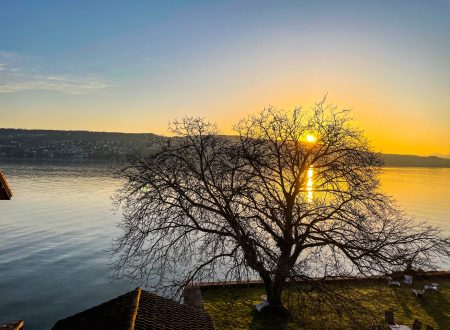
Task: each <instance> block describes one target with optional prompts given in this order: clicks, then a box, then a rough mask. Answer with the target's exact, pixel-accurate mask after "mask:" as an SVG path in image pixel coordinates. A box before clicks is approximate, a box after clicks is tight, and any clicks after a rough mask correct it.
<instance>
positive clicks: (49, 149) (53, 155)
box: [0, 128, 157, 160]
mask: <svg viewBox="0 0 450 330" xmlns="http://www.w3.org/2000/svg"><path fill="white" fill-rule="evenodd" d="M156 137H157V136H156V135H155V134H132V133H112V132H88V131H57V130H23V129H5V128H0V158H2V157H3V158H33V159H34V158H36V159H109V160H123V159H125V158H126V156H127V155H128V154H131V153H135V152H145V151H146V150H149V148H151V142H152V140H154V139H155V138H156Z"/></svg>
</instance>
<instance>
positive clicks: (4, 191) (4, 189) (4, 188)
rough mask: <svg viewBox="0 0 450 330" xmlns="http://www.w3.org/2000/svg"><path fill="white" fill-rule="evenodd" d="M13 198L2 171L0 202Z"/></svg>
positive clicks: (0, 174)
mask: <svg viewBox="0 0 450 330" xmlns="http://www.w3.org/2000/svg"><path fill="white" fill-rule="evenodd" d="M11 197H12V191H11V188H10V187H9V185H8V182H7V181H6V178H5V176H4V175H3V172H2V171H0V200H1V199H3V200H5V199H11Z"/></svg>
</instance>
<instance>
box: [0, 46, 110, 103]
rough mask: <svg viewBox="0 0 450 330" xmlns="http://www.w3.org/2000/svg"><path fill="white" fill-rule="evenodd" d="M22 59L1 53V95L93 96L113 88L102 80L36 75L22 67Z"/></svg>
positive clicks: (13, 54)
mask: <svg viewBox="0 0 450 330" xmlns="http://www.w3.org/2000/svg"><path fill="white" fill-rule="evenodd" d="M20 61H21V58H20V56H19V55H18V54H16V53H13V52H5V51H0V72H1V73H2V74H1V75H0V93H17V92H22V91H31V90H42V91H54V92H60V93H65V94H70V95H82V94H91V93H94V92H96V91H99V90H102V89H105V88H108V87H112V86H113V85H112V84H110V83H107V82H105V81H103V80H101V79H98V78H93V77H91V76H87V77H75V76H68V75H54V74H52V75H36V74H33V73H31V72H30V70H27V69H26V68H24V67H21V66H20Z"/></svg>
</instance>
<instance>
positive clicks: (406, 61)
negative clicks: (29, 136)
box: [0, 0, 450, 157]
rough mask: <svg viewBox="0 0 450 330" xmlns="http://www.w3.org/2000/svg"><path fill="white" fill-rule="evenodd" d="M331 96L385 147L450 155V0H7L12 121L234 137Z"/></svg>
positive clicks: (3, 52)
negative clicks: (257, 120)
mask: <svg viewBox="0 0 450 330" xmlns="http://www.w3.org/2000/svg"><path fill="white" fill-rule="evenodd" d="M324 95H328V100H329V101H330V102H333V103H334V104H336V105H337V106H339V107H342V108H348V109H352V110H353V117H354V118H355V121H356V123H357V125H358V126H359V127H361V128H362V129H363V130H364V131H365V133H366V135H367V136H368V138H369V140H370V141H371V143H372V145H373V146H374V148H375V149H376V150H378V151H381V152H386V153H399V154H417V155H443V156H447V157H450V0H448V1H443V0H433V1H432V0H430V1H424V0H423V1H422V0H421V1H419V0H397V1H383V0H379V1H348V0H347V1H346V0H342V1H335V0H329V1H322V0H315V1H313V0H297V1H289V0H286V1H264V0H258V1H250V0H249V1H235V0H226V1H213V0H210V1H200V0H198V1H195V0H193V1H187V0H186V1H174V0H171V1H150V0H147V1H144V0H134V1H114V0H110V1H98V0H91V1H66V0H58V1H56V0H53V1H46V0H40V1H34V0H29V1H21V0H14V1H10V0H0V127H8V128H29V129H31V128H39V129H64V130H72V129H81V130H94V131H119V132H152V133H157V134H167V128H168V123H169V122H170V121H172V120H174V119H177V118H178V119H179V118H182V117H184V116H202V117H205V118H206V119H208V120H210V121H214V122H217V123H218V125H219V127H220V128H221V130H222V131H223V132H224V133H227V134H230V133H232V125H233V123H235V122H236V121H237V120H239V119H240V118H243V117H245V116H247V115H249V114H252V113H255V112H258V111H260V110H262V109H263V108H264V107H267V106H274V107H277V108H280V109H292V108H294V107H295V106H303V107H305V108H308V107H311V106H312V104H314V102H316V101H319V100H320V99H322V98H323V96H324Z"/></svg>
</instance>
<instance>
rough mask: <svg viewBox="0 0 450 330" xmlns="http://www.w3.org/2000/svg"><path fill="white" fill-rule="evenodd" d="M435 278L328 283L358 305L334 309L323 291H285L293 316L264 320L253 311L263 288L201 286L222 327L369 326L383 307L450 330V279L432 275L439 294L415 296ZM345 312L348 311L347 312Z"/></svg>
mask: <svg viewBox="0 0 450 330" xmlns="http://www.w3.org/2000/svg"><path fill="white" fill-rule="evenodd" d="M430 282H431V281H430V280H426V281H425V280H419V281H415V282H414V283H413V285H412V287H410V286H406V285H402V287H400V288H397V287H388V286H387V285H386V283H385V282H376V281H360V282H356V281H355V282H347V283H332V284H330V285H329V286H328V287H330V288H332V289H333V291H336V292H338V293H339V294H340V295H342V296H343V297H345V298H352V301H354V302H355V303H352V304H349V305H348V306H343V305H342V304H340V303H338V302H335V303H336V304H337V305H339V307H341V308H337V309H335V308H332V307H331V306H330V305H331V304H329V303H327V302H326V301H324V300H323V298H322V297H323V294H320V293H318V292H317V291H314V290H311V288H308V287H305V286H304V287H300V288H294V287H290V288H288V289H286V290H285V294H284V297H283V300H284V304H285V305H286V306H288V308H289V309H290V311H291V314H292V317H291V318H290V319H289V320H288V321H281V320H277V319H267V318H262V317H261V314H259V313H257V312H255V311H254V306H255V305H256V304H257V303H259V302H261V295H263V294H265V292H264V289H263V287H226V288H210V289H202V295H203V300H204V306H205V309H206V311H207V312H208V313H210V314H211V315H212V317H213V319H214V322H215V324H216V327H217V329H219V330H220V329H370V325H371V324H372V323H377V324H382V323H383V320H384V311H385V310H392V311H394V315H395V321H396V322H397V323H398V324H406V325H408V326H409V327H411V325H412V323H413V322H414V319H415V318H417V319H419V320H420V321H422V322H423V326H422V328H423V329H425V327H426V324H429V325H431V326H433V327H434V329H446V330H447V329H450V280H449V279H442V278H441V279H433V282H437V283H439V284H440V289H439V291H438V292H436V291H433V290H428V291H427V292H426V293H425V295H424V297H423V298H416V297H415V296H414V295H413V293H412V291H411V289H412V288H423V286H424V284H427V283H430ZM342 312H343V313H342Z"/></svg>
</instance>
